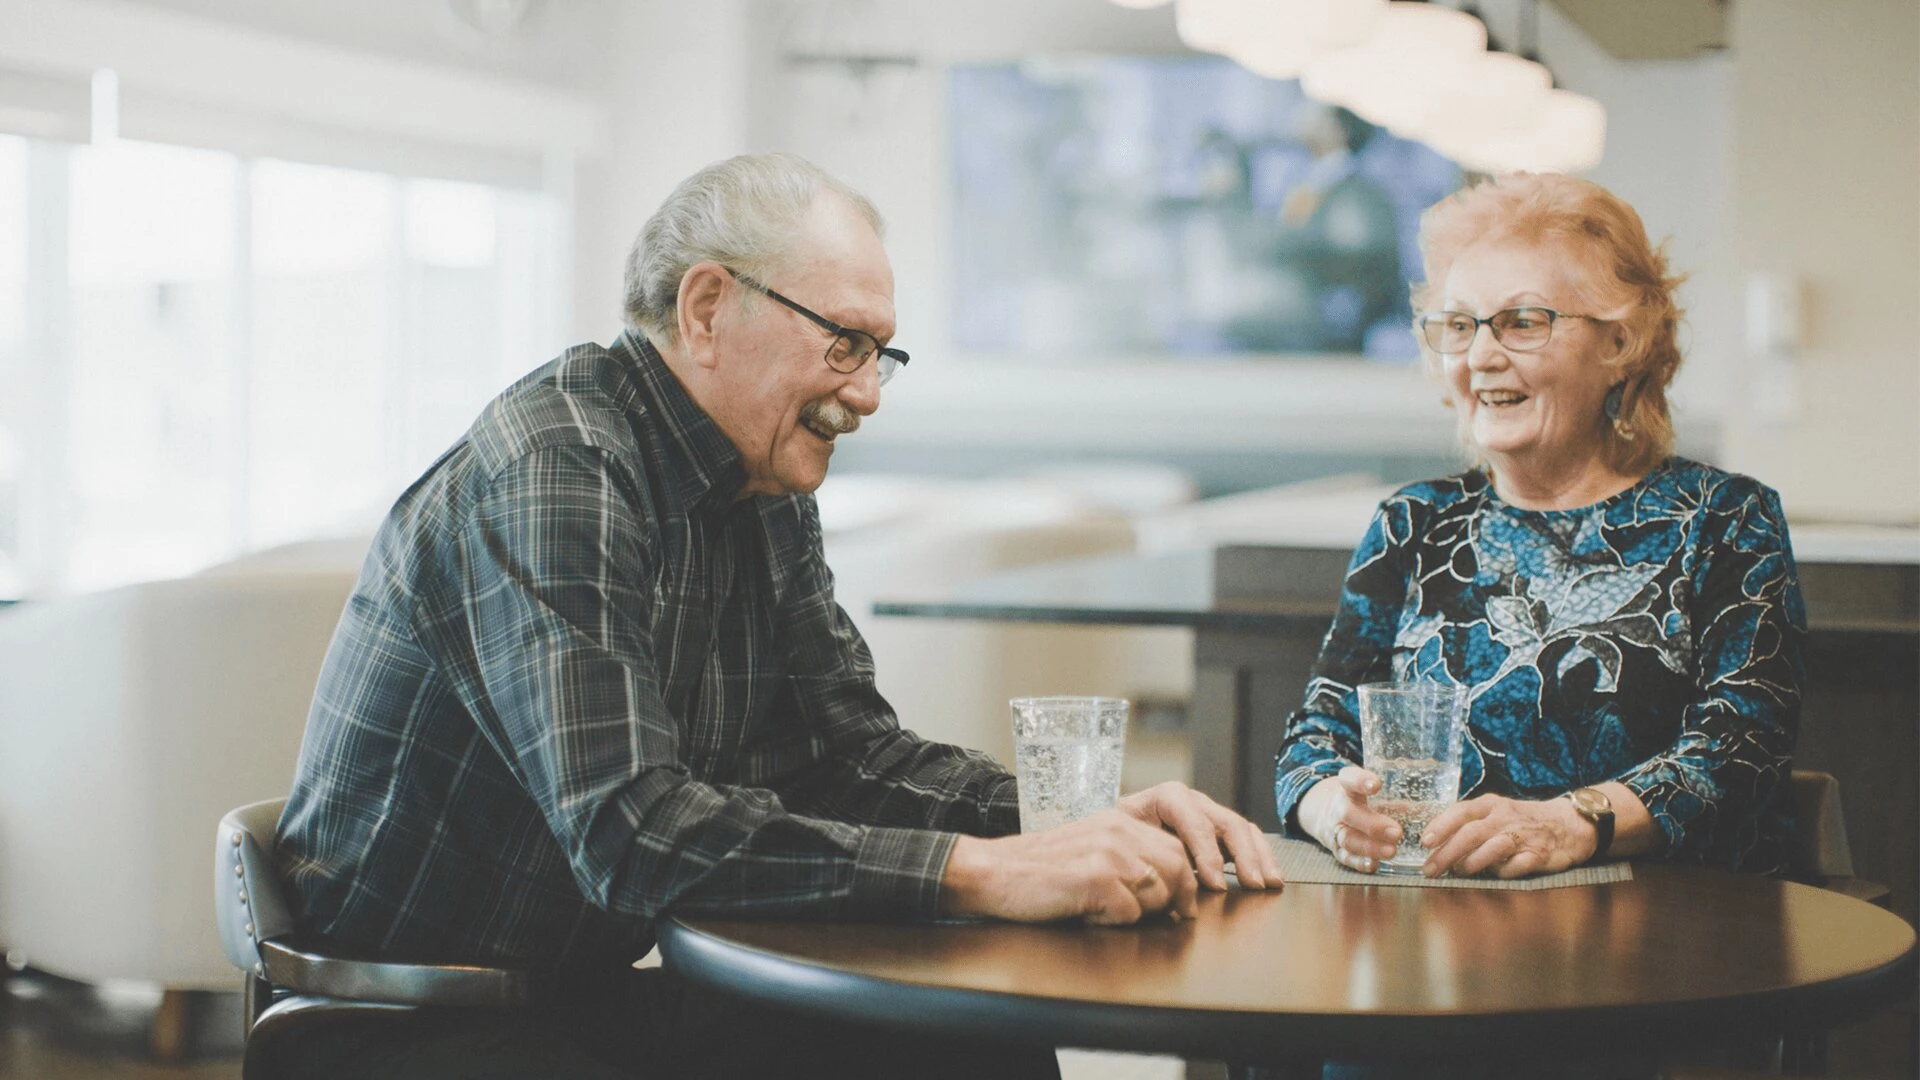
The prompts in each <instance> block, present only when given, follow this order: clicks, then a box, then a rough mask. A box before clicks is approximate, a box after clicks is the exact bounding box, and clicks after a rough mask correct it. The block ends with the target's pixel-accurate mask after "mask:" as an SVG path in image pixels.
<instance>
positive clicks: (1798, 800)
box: [1787, 769, 1890, 907]
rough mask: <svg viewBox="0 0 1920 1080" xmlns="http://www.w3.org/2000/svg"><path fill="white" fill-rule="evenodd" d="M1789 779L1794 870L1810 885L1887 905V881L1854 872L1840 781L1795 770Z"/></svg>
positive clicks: (1790, 860) (1791, 868)
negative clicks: (1881, 882) (1883, 882)
mask: <svg viewBox="0 0 1920 1080" xmlns="http://www.w3.org/2000/svg"><path fill="white" fill-rule="evenodd" d="M1788 784H1789V786H1790V787H1791V789H1792V792H1793V803H1794V814H1795V822H1794V830H1793V838H1792V841H1791V843H1792V846H1791V847H1790V849H1789V850H1788V852H1787V869H1788V872H1789V873H1790V874H1792V876H1793V877H1795V878H1797V879H1799V880H1802V881H1805V882H1807V883H1808V884H1811V885H1818V886H1820V887H1821V888H1823V889H1830V890H1832V891H1834V892H1838V893H1845V894H1846V895H1848V896H1851V897H1854V898H1855V899H1858V900H1865V901H1867V902H1868V903H1870V904H1877V905H1879V906H1880V907H1887V906H1888V904H1889V903H1890V900H1889V895H1890V890H1889V889H1888V888H1887V887H1886V886H1885V885H1882V884H1880V883H1879V882H1876V881H1868V880H1865V879H1863V878H1857V877H1854V876H1853V849H1852V847H1851V846H1849V845H1848V843H1847V824H1846V821H1845V819H1844V818H1843V817H1842V816H1841V813H1840V781H1838V780H1836V779H1834V778H1833V775H1832V774H1831V773H1823V772H1815V771H1813V770H1811V769H1795V770H1793V774H1792V776H1791V777H1790V778H1789V780H1788Z"/></svg>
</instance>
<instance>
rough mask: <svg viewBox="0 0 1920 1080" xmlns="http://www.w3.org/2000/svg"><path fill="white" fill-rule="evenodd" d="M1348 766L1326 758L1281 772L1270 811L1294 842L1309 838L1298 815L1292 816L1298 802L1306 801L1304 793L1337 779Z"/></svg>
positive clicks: (1275, 783)
mask: <svg viewBox="0 0 1920 1080" xmlns="http://www.w3.org/2000/svg"><path fill="white" fill-rule="evenodd" d="M1346 766H1347V763H1346V762H1345V761H1342V760H1340V759H1339V758H1327V759H1325V760H1323V761H1316V762H1314V763H1313V764H1311V765H1302V766H1300V767H1299V768H1296V769H1289V770H1287V771H1286V772H1283V773H1280V774H1279V775H1277V776H1275V777H1274V780H1273V808H1274V811H1275V812H1276V813H1278V814H1279V816H1280V830H1281V832H1283V833H1285V834H1286V835H1288V836H1291V837H1294V838H1295V839H1309V840H1310V839H1312V837H1310V836H1308V835H1307V832H1306V830H1305V829H1304V828H1302V827H1301V825H1300V816H1299V815H1298V814H1296V813H1294V811H1295V810H1298V809H1299V808H1300V800H1301V799H1303V798H1305V797H1306V795H1307V790H1308V789H1309V788H1311V787H1313V785H1315V784H1317V783H1319V782H1320V781H1322V780H1325V779H1326V778H1327V777H1329V776H1337V775H1339V773H1340V770H1341V769H1343V768H1346Z"/></svg>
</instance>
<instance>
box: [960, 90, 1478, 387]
mask: <svg viewBox="0 0 1920 1080" xmlns="http://www.w3.org/2000/svg"><path fill="white" fill-rule="evenodd" d="M951 104H952V113H951V115H952V138H953V163H954V171H955V176H954V179H955V185H956V190H955V194H954V202H953V206H954V216H953V247H952V250H953V252H954V259H955V262H954V273H953V278H952V280H953V285H954V290H955V295H954V332H955V336H956V338H957V344H958V345H959V346H960V347H961V348H964V349H968V350H973V351H979V352H986V353H997V354H1007V355H1049V354H1051V355H1063V354H1073V355H1076V356H1078V355H1085V356H1089V357H1116V356H1165V355H1173V356H1176V357H1178V356H1192V357H1218V356H1231V355H1285V354H1303V353H1304V354H1321V355H1328V354H1331V355H1337V356H1364V357H1368V358H1372V359H1376V360H1382V361H1406V360H1412V359H1414V358H1415V357H1416V356H1417V355H1418V353H1417V350H1416V348H1415V344H1414V339H1413V334H1412V331H1411V329H1410V323H1411V317H1412V313H1411V311H1410V310H1409V307H1408V301H1407V290H1408V285H1409V283H1410V282H1412V281H1413V280H1415V279H1417V278H1418V276H1419V267H1420V254H1419V248H1418V246H1417V243H1416V239H1415V238H1416V235H1417V231H1418V228H1419V218H1420V213H1421V211H1423V210H1425V209H1426V208H1427V207H1428V206H1431V205H1432V204H1433V203H1434V202H1436V201H1438V200H1439V199H1441V198H1443V197H1445V196H1446V195H1447V194H1448V193H1450V192H1452V191H1453V190H1454V189H1455V188H1457V187H1458V186H1459V184H1460V179H1461V172H1460V169H1459V167H1458V166H1456V165H1455V164H1454V163H1453V162H1451V161H1449V160H1447V159H1446V158H1444V157H1442V156H1440V155H1439V154H1437V153H1435V152H1434V151H1433V150H1431V149H1429V148H1427V147H1426V146H1423V145H1421V144H1419V143H1416V142H1410V141H1408V140H1406V139H1401V138H1397V137H1395V136H1394V135H1392V134H1391V133H1389V132H1387V131H1385V130H1383V129H1380V128H1376V127H1374V126H1373V125H1371V124H1368V123H1367V122H1366V121H1364V120H1361V119H1360V118H1358V117H1356V116H1354V115H1353V114H1352V113H1350V112H1347V111H1346V110H1344V109H1336V108H1331V107H1328V106H1325V105H1321V104H1319V103H1317V102H1314V101H1312V100H1311V99H1309V98H1307V97H1306V96H1305V95H1304V94H1302V93H1301V91H1300V85H1299V83H1298V82H1295V81H1291V80H1288V81H1279V80H1272V79H1263V78H1260V77H1259V76H1256V75H1253V74H1251V73H1249V72H1247V71H1246V70H1245V69H1243V68H1241V67H1240V66H1238V65H1237V64H1234V63H1233V62H1231V61H1228V60H1225V59H1220V58H1211V57H1091V58H1089V57H1076V58H1058V59H1051V58H1050V59H1033V60H1029V61H1025V62H1022V63H1018V64H991V65H966V66H958V67H956V68H955V69H954V70H953V73H952V102H951Z"/></svg>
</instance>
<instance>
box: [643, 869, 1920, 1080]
mask: <svg viewBox="0 0 1920 1080" xmlns="http://www.w3.org/2000/svg"><path fill="white" fill-rule="evenodd" d="M660 945H661V951H662V954H663V956H664V958H665V963H666V966H667V967H668V968H669V969H671V970H673V971H677V972H679V973H681V974H682V975H684V976H686V977H688V978H691V979H694V980H697V981H700V982H704V983H707V984H710V985H712V986H715V987H718V988H720V989H723V990H727V991H730V992H733V993H737V994H740V995H742V996H745V997H748V998H752V999H755V1000H758V1001H761V1002H764V1003H768V1004H773V1005H779V1006H785V1007H790V1008H794V1009H801V1010H812V1011H818V1012H821V1013H826V1014H830V1015H833V1016H836V1017H839V1018H842V1019H850V1020H864V1021H870V1022H875V1023H881V1024H887V1025H894V1026H906V1027H911V1028H916V1029H921V1030H926V1031H929V1032H939V1033H945V1034H973V1035H979V1034H983V1033H989V1032H990V1033H992V1034H993V1036H994V1037H996V1038H999V1039H1004V1040H1008V1041H1022V1042H1037V1043H1047V1044H1052V1045H1059V1046H1082V1047H1098V1048H1107V1049H1116V1050H1141V1051H1157V1052H1162V1053H1176V1054H1183V1055H1186V1056H1189V1057H1199V1058H1227V1059H1236V1060H1248V1061H1282V1060H1298V1059H1301V1058H1307V1057H1336V1058H1358V1059H1369V1058H1395V1057H1407V1056H1421V1057H1427V1056H1453V1057H1477V1058H1489V1057H1491V1058H1498V1057H1509V1056H1529V1055H1537V1054H1563V1055H1585V1054H1602V1053H1619V1052H1621V1051H1622V1050H1623V1049H1625V1050H1631V1051H1635V1052H1642V1051H1651V1050H1654V1049H1657V1048H1660V1047H1668V1046H1677V1045H1684V1044H1685V1043H1687V1042H1689V1041H1694V1040H1698V1039H1699V1038H1701V1037H1702V1036H1703V1035H1704V1036H1715V1037H1717V1036H1728V1035H1737V1034H1745V1033H1753V1034H1766V1033H1773V1034H1778V1033H1781V1032H1782V1031H1787V1030H1808V1029H1812V1028H1818V1027H1822V1026H1825V1025H1828V1024H1831V1023H1834V1022H1837V1021H1840V1020H1844V1019H1847V1018H1849V1017H1852V1016H1856V1015H1859V1014H1860V1013H1862V1012H1864V1011H1866V1010H1868V1009H1871V1008H1872V1007H1874V1006H1875V1005H1877V1004H1879V1003H1881V1002H1883V1001H1885V1000H1888V999H1890V998H1892V997H1895V996H1898V995H1899V994H1901V993H1904V992H1907V991H1909V990H1911V989H1912V987H1913V985H1914V978H1915V947H1914V931H1913V928H1912V927H1910V926H1908V925H1907V923H1906V922H1905V921H1903V920H1902V919H1900V918H1899V917H1897V916H1895V915H1893V914H1890V913H1889V912H1886V911H1883V910H1881V909H1879V908H1876V907H1874V906H1872V905H1870V904H1866V903H1862V902H1861V901H1859V900H1855V899H1852V898H1850V897H1846V896H1842V895H1840V894H1838V893H1832V892H1827V891H1824V890H1821V889H1817V888H1813V887H1810V886H1805V885H1796V884H1792V883H1788V882H1781V881H1772V880H1767V879H1763V878H1753V877H1742V876H1737V875H1733V874H1724V873H1718V872H1714V871H1705V870H1697V869H1683V868H1675V867H1666V866H1637V867H1635V868H1634V880H1632V881H1630V882H1619V883H1615V884H1610V885H1595V886H1583V887H1572V888H1561V889H1548V890H1539V891H1530V892H1518V891H1495V890H1477V889H1475V890H1468V889H1428V888H1407V887H1394V886H1337V885H1306V884H1289V885H1287V886H1286V887H1285V888H1284V889H1282V890H1280V891H1278V892H1271V893H1258V892H1239V891H1234V892H1228V893H1211V894H1209V893H1203V894H1202V896H1201V901H1200V915H1199V917H1198V918H1196V919H1193V920H1188V921H1183V922H1173V921H1167V920H1154V921H1149V922H1147V923H1144V924H1142V925H1139V926H1133V927H1119V928H1104V927H1086V926H1080V925H1068V924H1052V925H1044V926H1023V925H1015V924H1008V923H987V922H978V923H976V922H967V923H958V922H944V923H845V922H774V921H758V920H756V921H743V920H737V919H723V918H708V917H697V916H681V917H678V918H674V919H670V920H668V921H666V922H665V923H663V925H662V927H661V933H660Z"/></svg>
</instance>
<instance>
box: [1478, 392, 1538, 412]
mask: <svg viewBox="0 0 1920 1080" xmlns="http://www.w3.org/2000/svg"><path fill="white" fill-rule="evenodd" d="M1474 397H1476V398H1478V399H1479V401H1480V404H1482V405H1488V406H1492V407H1494V408H1499V407H1500V406H1502V405H1518V404H1520V403H1521V402H1523V401H1525V400H1527V395H1525V394H1522V393H1520V392H1519V391H1518V390H1482V391H1480V392H1479V393H1477V394H1475V395H1474Z"/></svg>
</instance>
